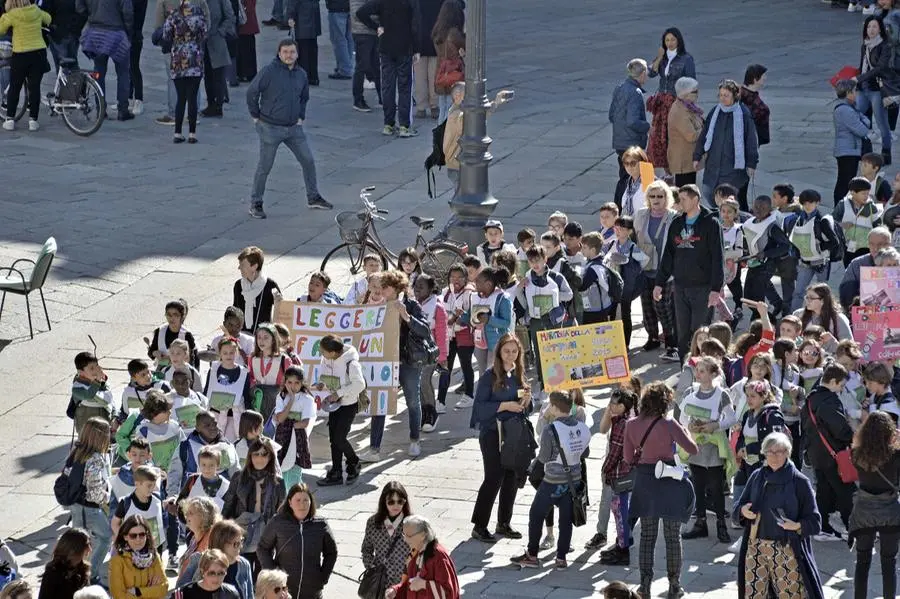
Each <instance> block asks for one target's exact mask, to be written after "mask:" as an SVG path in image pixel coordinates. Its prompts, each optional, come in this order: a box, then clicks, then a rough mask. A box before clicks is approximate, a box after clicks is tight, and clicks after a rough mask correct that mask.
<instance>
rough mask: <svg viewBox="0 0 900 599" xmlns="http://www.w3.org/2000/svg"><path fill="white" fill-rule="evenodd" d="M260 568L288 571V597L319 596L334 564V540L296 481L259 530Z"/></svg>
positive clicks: (306, 489)
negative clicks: (260, 535)
mask: <svg viewBox="0 0 900 599" xmlns="http://www.w3.org/2000/svg"><path fill="white" fill-rule="evenodd" d="M256 555H257V557H258V558H259V563H260V564H262V567H263V568H265V569H267V570H271V569H273V568H279V569H281V570H284V571H285V572H287V573H288V589H289V590H290V596H291V597H297V598H298V599H322V597H323V596H324V594H323V589H324V588H325V585H326V584H328V579H329V578H330V577H331V572H332V571H333V570H334V564H335V562H337V543H336V542H335V540H334V535H333V534H332V533H331V528H329V527H328V523H327V522H326V521H325V519H324V518H317V517H316V503H315V501H313V497H312V494H311V493H310V492H309V487H308V486H306V485H305V484H303V483H297V484H296V485H294V486H293V487H291V489H290V490H289V491H288V494H287V499H285V501H284V503H282V504H281V508H280V509H279V510H278V514H276V516H275V517H274V518H272V519H271V520H270V521H269V523H268V524H267V525H266V528H265V530H264V531H263V534H262V538H261V539H260V540H259V546H258V547H257V550H256Z"/></svg>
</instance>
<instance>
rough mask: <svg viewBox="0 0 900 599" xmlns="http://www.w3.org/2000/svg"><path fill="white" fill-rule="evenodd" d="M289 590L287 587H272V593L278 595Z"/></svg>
mask: <svg viewBox="0 0 900 599" xmlns="http://www.w3.org/2000/svg"><path fill="white" fill-rule="evenodd" d="M286 590H288V588H287V587H272V592H273V593H275V594H276V595H278V594H280V593H281V592H282V591H286Z"/></svg>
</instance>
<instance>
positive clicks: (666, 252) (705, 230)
mask: <svg viewBox="0 0 900 599" xmlns="http://www.w3.org/2000/svg"><path fill="white" fill-rule="evenodd" d="M724 263H725V260H724V257H723V250H722V227H721V226H719V222H718V221H717V220H716V219H715V217H714V216H713V214H712V212H710V211H709V209H708V208H706V207H705V206H700V214H699V215H698V216H697V220H696V221H695V222H694V224H693V226H691V227H688V226H687V216H686V215H685V214H679V215H678V216H676V217H675V220H673V221H672V225H671V226H670V227H669V230H668V231H667V233H666V244H665V247H664V248H663V255H662V259H661V260H660V261H659V268H658V269H657V271H656V284H657V285H659V286H660V287H662V286H663V285H665V284H666V282H667V281H668V280H669V277H672V276H674V277H675V285H677V286H678V287H705V288H708V289H709V290H710V291H711V292H712V291H715V292H719V291H721V290H722V285H724V283H725V271H724V269H723V268H722V265H723V264H724Z"/></svg>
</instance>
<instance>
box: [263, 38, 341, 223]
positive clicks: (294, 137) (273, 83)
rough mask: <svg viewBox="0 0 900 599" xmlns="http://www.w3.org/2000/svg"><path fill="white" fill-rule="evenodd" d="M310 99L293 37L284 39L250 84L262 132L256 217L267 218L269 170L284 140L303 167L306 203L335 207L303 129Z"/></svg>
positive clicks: (318, 206) (309, 205)
mask: <svg viewBox="0 0 900 599" xmlns="http://www.w3.org/2000/svg"><path fill="white" fill-rule="evenodd" d="M308 101H309V80H308V79H307V77H306V71H304V70H303V69H302V68H300V67H299V66H298V65H297V44H296V42H294V40H292V39H285V40H281V42H279V44H278V56H276V57H275V58H274V59H273V60H272V62H270V63H269V64H267V65H266V66H264V67H263V68H262V69H261V70H260V71H259V73H257V75H256V77H254V78H253V81H251V82H250V87H248V88H247V109H248V110H249V111H250V116H251V117H252V118H253V122H254V124H255V125H256V133H257V134H258V135H259V164H257V165H256V174H255V175H254V176H253V191H252V193H251V196H250V216H251V217H253V218H266V213H265V212H263V194H264V193H265V191H266V180H267V179H268V178H269V171H271V170H272V165H273V164H274V163H275V153H276V152H277V151H278V146H280V145H281V144H282V143H283V144H284V145H286V146H287V147H288V149H290V151H291V152H292V153H293V154H294V156H295V157H296V158H297V162H299V163H300V168H301V169H303V182H304V183H305V185H306V205H307V207H309V208H315V209H318V210H331V209H332V208H333V206H332V205H331V204H330V203H328V202H326V201H325V198H323V197H322V196H321V195H319V188H318V187H317V185H316V162H315V159H314V158H313V154H312V150H310V149H309V143H308V142H307V141H306V134H305V133H304V132H303V121H304V119H306V104H307V102H308Z"/></svg>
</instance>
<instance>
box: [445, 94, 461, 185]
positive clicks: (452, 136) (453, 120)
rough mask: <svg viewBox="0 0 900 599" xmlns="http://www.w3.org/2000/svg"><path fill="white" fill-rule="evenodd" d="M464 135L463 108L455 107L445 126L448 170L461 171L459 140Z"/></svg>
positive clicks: (451, 110)
mask: <svg viewBox="0 0 900 599" xmlns="http://www.w3.org/2000/svg"><path fill="white" fill-rule="evenodd" d="M462 134H463V111H462V107H460V106H454V107H452V108H451V109H450V114H448V115H447V124H446V125H445V126H444V163H445V164H446V166H447V168H449V169H455V170H459V138H460V137H462Z"/></svg>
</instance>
